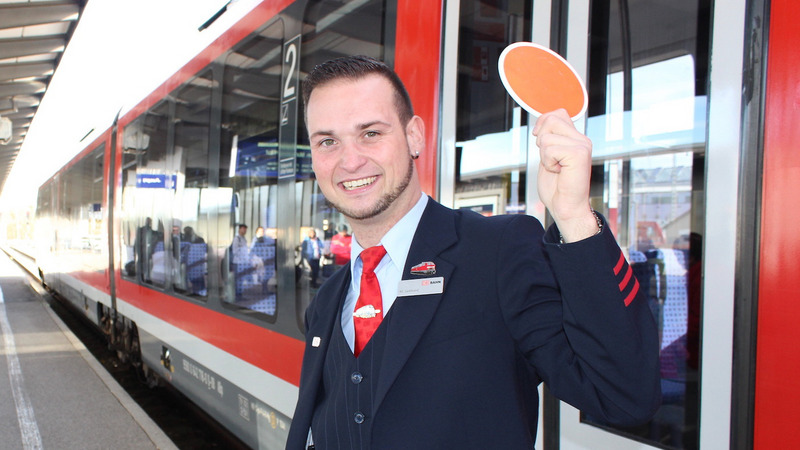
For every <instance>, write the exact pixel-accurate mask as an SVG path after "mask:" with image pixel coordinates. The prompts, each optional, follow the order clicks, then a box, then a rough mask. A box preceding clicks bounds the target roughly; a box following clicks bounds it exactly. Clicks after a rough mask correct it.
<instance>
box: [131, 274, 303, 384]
mask: <svg viewBox="0 0 800 450" xmlns="http://www.w3.org/2000/svg"><path fill="white" fill-rule="evenodd" d="M118 287H119V296H120V298H121V299H125V300H126V301H128V302H129V303H131V304H132V305H134V306H136V307H137V308H139V309H141V310H143V311H145V312H147V313H149V314H152V315H153V316H155V317H158V318H159V319H161V320H164V321H165V322H168V323H170V324H171V325H173V326H175V327H178V328H180V329H181V330H183V331H186V332H187V333H190V334H191V335H193V336H195V337H197V338H198V339H201V340H203V341H205V342H207V343H209V344H211V345H213V346H215V347H217V348H219V349H221V350H224V351H226V352H228V353H230V354H231V355H233V356H235V357H237V358H240V359H242V360H244V361H247V362H248V363H250V364H253V365H254V366H256V367H258V368H260V369H263V370H265V371H267V372H269V373H271V374H273V375H275V376H277V377H279V378H281V379H283V380H285V381H287V382H289V383H292V384H294V385H296V386H298V385H299V384H300V366H301V364H302V361H303V350H304V343H303V341H301V340H298V339H294V338H291V337H289V336H286V335H283V334H281V333H278V332H275V331H272V330H268V329H266V328H264V327H261V326H259V325H254V324H251V323H248V322H245V321H243V320H239V319H238V318H236V317H232V316H229V315H227V314H223V313H221V312H218V311H213V310H211V309H208V308H206V307H204V306H202V305H197V304H195V303H193V302H190V301H186V300H181V299H179V298H176V297H172V296H169V295H166V294H163V293H161V292H158V291H154V290H152V289H147V288H144V287H141V286H138V285H136V284H134V283H131V282H129V281H124V280H122V281H120V282H119V284H118Z"/></svg>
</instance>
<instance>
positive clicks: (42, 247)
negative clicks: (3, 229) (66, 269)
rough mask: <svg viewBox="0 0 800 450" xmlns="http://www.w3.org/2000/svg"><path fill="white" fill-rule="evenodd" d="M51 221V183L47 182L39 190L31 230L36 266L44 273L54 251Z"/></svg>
mask: <svg viewBox="0 0 800 450" xmlns="http://www.w3.org/2000/svg"><path fill="white" fill-rule="evenodd" d="M53 220H54V217H53V183H52V182H50V181H48V182H47V183H46V184H44V185H42V187H41V188H39V196H38V197H37V199H36V226H35V227H34V230H33V231H34V243H35V245H36V259H37V264H38V265H39V267H41V268H42V269H44V270H45V272H47V270H48V269H49V261H50V260H51V254H52V252H53V251H54V250H55V243H56V235H55V231H56V230H55V227H54V226H53Z"/></svg>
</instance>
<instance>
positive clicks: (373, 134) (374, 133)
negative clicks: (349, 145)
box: [364, 131, 380, 138]
mask: <svg viewBox="0 0 800 450" xmlns="http://www.w3.org/2000/svg"><path fill="white" fill-rule="evenodd" d="M379 135H380V133H378V132H377V131H367V132H366V133H364V136H366V137H368V138H374V137H378V136H379Z"/></svg>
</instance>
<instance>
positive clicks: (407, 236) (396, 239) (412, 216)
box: [350, 193, 428, 279]
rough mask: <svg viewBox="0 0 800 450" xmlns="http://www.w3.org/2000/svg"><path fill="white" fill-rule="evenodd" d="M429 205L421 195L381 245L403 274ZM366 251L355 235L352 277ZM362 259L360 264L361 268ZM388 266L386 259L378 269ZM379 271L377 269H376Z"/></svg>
mask: <svg viewBox="0 0 800 450" xmlns="http://www.w3.org/2000/svg"><path fill="white" fill-rule="evenodd" d="M427 205H428V196H427V195H425V194H424V193H423V194H422V195H420V198H419V200H418V201H417V203H416V204H415V205H414V207H413V208H411V210H409V211H408V212H407V213H406V215H405V216H403V217H402V218H401V219H400V220H399V221H398V222H397V223H396V224H394V226H393V227H392V228H391V229H390V230H389V231H388V232H387V233H386V234H385V235H384V236H383V238H382V239H381V242H380V245H383V248H385V249H386V254H387V255H389V260H390V261H391V263H392V264H393V265H394V266H395V270H397V271H400V272H402V271H403V266H404V265H405V263H406V257H407V256H408V251H409V249H410V248H411V241H412V240H413V239H414V233H415V232H416V230H417V225H419V221H420V219H421V218H422V213H423V212H424V211H425V207H426V206H427ZM362 250H364V248H363V247H361V245H359V243H358V239H356V236H355V234H354V235H353V240H352V244H351V246H350V276H351V277H352V278H353V279H354V278H355V274H356V272H355V269H356V262H357V259H358V255H360V254H361V251H362ZM360 261H361V260H360V259H358V264H359V267H360ZM384 264H387V260H386V258H384V259H383V260H382V261H381V263H380V264H379V265H378V267H380V266H382V265H384ZM376 269H377V268H376Z"/></svg>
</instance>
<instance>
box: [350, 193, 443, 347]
mask: <svg viewBox="0 0 800 450" xmlns="http://www.w3.org/2000/svg"><path fill="white" fill-rule="evenodd" d="M427 204H428V196H427V195H425V194H422V196H420V199H419V201H417V204H416V205H414V207H413V208H411V210H410V211H409V212H407V213H406V215H405V216H403V218H402V219H400V221H398V222H397V223H396V224H395V225H394V226H393V227H392V228H391V229H390V230H389V231H388V232H387V233H386V235H384V236H383V239H381V242H380V245H383V247H384V248H385V249H386V255H385V256H384V257H383V259H381V262H380V263H378V267H376V268H375V274H376V275H377V276H378V282H379V283H380V285H381V299H382V300H383V309H382V310H381V313H382V314H383V317H386V314H388V313H389V309H391V307H392V305H393V304H394V302H395V300H396V299H397V290H398V288H399V285H400V280H401V279H402V278H403V268H404V267H405V265H406V257H407V256H408V250H409V249H410V248H411V241H412V240H413V239H414V233H415V232H416V231H417V225H419V220H420V218H421V217H422V212H423V211H425V206H427ZM362 250H363V247H361V245H360V244H359V243H358V236H357V235H355V234H354V235H353V243H352V246H351V247H350V275H351V280H352V281H351V283H350V290H349V291H348V292H347V298H346V299H345V301H344V307H343V308H342V331H343V332H344V337H345V339H347V343H348V344H350V350H353V348H354V347H355V339H356V338H355V329H354V328H353V311H354V310H355V306H356V302H357V301H358V293H359V292H360V290H361V267H362V263H361V258H360V255H361V251H362Z"/></svg>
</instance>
